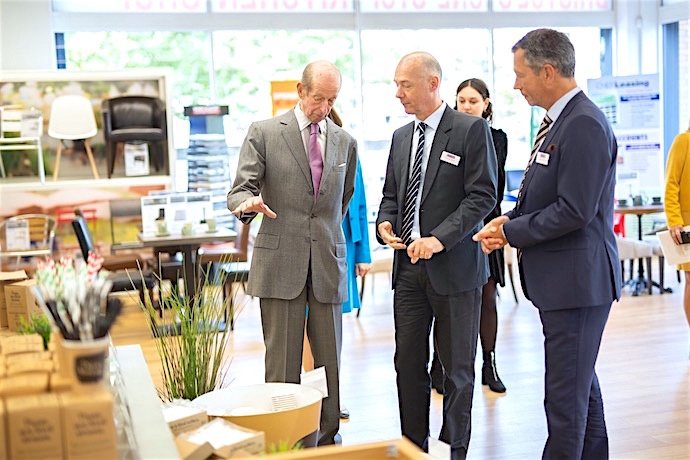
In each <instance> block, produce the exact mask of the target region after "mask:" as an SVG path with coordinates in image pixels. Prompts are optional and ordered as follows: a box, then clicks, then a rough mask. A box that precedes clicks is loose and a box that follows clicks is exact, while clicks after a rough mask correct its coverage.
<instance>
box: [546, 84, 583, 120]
mask: <svg viewBox="0 0 690 460" xmlns="http://www.w3.org/2000/svg"><path fill="white" fill-rule="evenodd" d="M580 91H582V90H581V89H580V87H579V86H576V87H575V88H573V89H571V90H570V91H568V92H567V93H565V94H564V95H563V96H561V98H560V99H559V100H557V101H556V102H554V103H553V105H552V106H551V108H550V109H549V110H548V111H547V112H546V113H547V114H548V115H549V118H551V121H556V119H557V118H558V117H560V116H561V112H563V109H565V106H566V105H568V102H570V100H571V99H572V98H574V97H575V95H576V94H577V93H579V92H580Z"/></svg>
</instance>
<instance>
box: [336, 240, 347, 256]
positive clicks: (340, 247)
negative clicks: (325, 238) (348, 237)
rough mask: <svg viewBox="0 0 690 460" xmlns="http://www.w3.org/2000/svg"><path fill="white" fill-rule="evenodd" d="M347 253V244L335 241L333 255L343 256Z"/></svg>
mask: <svg viewBox="0 0 690 460" xmlns="http://www.w3.org/2000/svg"><path fill="white" fill-rule="evenodd" d="M346 254H347V245H346V244H345V243H335V256H336V257H338V258H341V257H345V255H346Z"/></svg>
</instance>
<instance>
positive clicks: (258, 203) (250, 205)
mask: <svg viewBox="0 0 690 460" xmlns="http://www.w3.org/2000/svg"><path fill="white" fill-rule="evenodd" d="M243 212H244V213H247V212H256V213H259V212H261V213H263V214H265V215H266V217H270V218H271V219H275V218H276V217H278V215H277V214H276V213H275V212H273V211H272V210H271V208H269V207H268V206H267V205H266V204H265V203H264V199H263V198H262V197H261V195H259V196H253V197H251V198H247V199H246V200H244V202H243V203H241V204H240V205H239V206H238V207H237V208H235V209H233V210H232V213H233V214H235V215H237V216H239V215H240V214H241V213H243Z"/></svg>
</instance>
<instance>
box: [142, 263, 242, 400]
mask: <svg viewBox="0 0 690 460" xmlns="http://www.w3.org/2000/svg"><path fill="white" fill-rule="evenodd" d="M230 261H231V260H230V258H228V259H227V260H225V261H223V262H221V263H228V262H230ZM198 273H199V277H198V279H197V280H195V281H194V282H197V283H198V284H197V289H196V292H197V295H195V296H194V297H193V298H191V299H190V298H189V297H188V296H184V295H181V293H180V292H179V289H178V288H177V287H176V286H175V285H174V284H173V286H172V287H171V289H170V291H169V292H167V293H166V295H163V292H162V290H161V292H160V300H159V302H160V306H159V308H160V315H159V311H158V310H157V309H156V308H154V305H153V304H152V302H151V300H150V299H151V296H149V295H148V293H147V295H145V296H144V299H146V300H145V302H144V305H142V307H143V309H144V311H145V312H146V313H147V315H146V318H147V321H148V322H149V326H150V328H151V331H152V332H153V334H154V336H155V337H156V351H157V352H158V356H159V358H160V360H161V373H162V380H163V388H161V389H159V395H160V397H161V399H162V400H164V401H172V400H175V399H188V400H192V399H194V398H196V397H197V396H200V395H202V394H205V393H208V392H209V391H212V390H215V389H218V388H220V387H221V386H222V385H223V383H224V380H225V374H226V370H227V365H228V364H229V358H228V357H227V356H226V345H227V335H228V328H226V327H224V324H225V320H226V315H227V312H226V309H225V304H224V301H225V299H223V289H222V287H223V285H224V284H225V283H226V282H229V280H228V279H227V275H226V273H225V271H223V270H211V268H210V265H209V266H208V267H203V268H200V269H199V270H198ZM160 281H162V280H160V279H159V282H160ZM140 302H141V301H140ZM166 311H167V312H169V313H170V314H169V315H166V316H171V317H172V318H173V319H174V321H175V323H174V324H172V325H170V324H165V323H164V321H163V319H162V317H163V316H164V315H163V312H166Z"/></svg>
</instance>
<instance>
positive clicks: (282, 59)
mask: <svg viewBox="0 0 690 460" xmlns="http://www.w3.org/2000/svg"><path fill="white" fill-rule="evenodd" d="M213 45H214V52H213V62H214V66H215V69H214V76H215V81H216V86H215V87H216V95H217V101H218V103H221V104H225V105H228V106H229V108H230V110H229V112H230V113H229V114H228V116H227V117H226V118H227V122H226V135H227V137H228V144H229V145H231V146H236V147H239V146H240V144H241V143H242V140H243V139H244V136H245V133H246V131H247V128H248V127H249V124H250V123H251V122H253V121H256V120H262V119H266V118H270V117H271V116H272V115H273V113H272V109H273V105H272V99H271V82H272V81H281V80H299V79H300V78H301V77H302V70H303V69H304V67H305V66H306V65H307V64H308V63H309V62H311V61H315V60H319V59H325V60H328V61H331V62H334V63H335V64H336V65H337V66H338V68H339V69H340V71H341V72H342V76H343V85H342V88H341V91H340V94H339V96H338V99H337V101H336V104H335V106H336V108H337V110H338V111H339V112H340V114H341V115H342V118H343V122H344V123H345V127H346V128H347V129H348V130H350V131H351V130H353V129H354V128H355V127H356V126H357V125H358V122H357V119H358V118H359V116H358V113H359V110H358V109H357V107H358V101H359V96H358V91H357V87H356V86H355V81H356V80H357V79H356V76H355V66H354V62H355V60H354V56H353V50H354V49H355V47H354V32H352V31H338V30H305V31H285V30H265V31H256V30H252V31H218V32H214V33H213ZM294 91H295V93H296V92H297V89H296V87H295V88H294Z"/></svg>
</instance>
